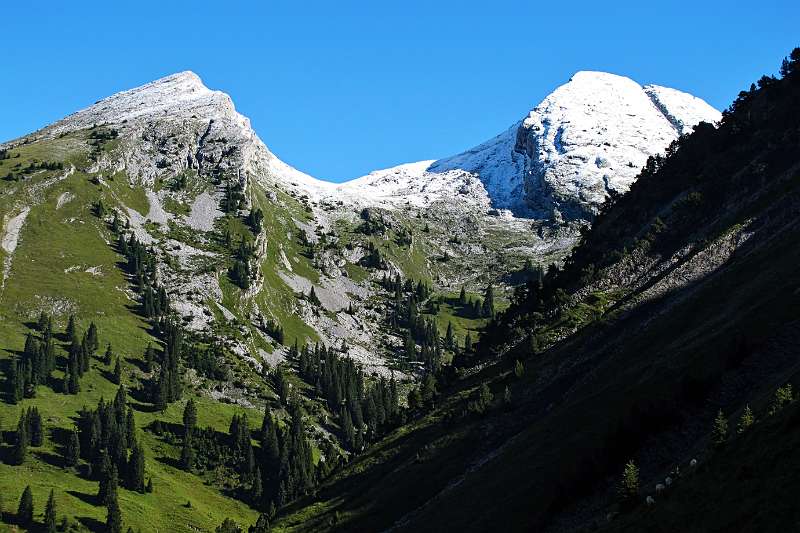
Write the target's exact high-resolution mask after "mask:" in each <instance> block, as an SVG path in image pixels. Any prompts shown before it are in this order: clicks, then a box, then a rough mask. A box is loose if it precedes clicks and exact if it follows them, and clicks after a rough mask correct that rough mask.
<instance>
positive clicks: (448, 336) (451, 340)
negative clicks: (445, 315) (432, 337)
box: [444, 322, 455, 350]
mask: <svg viewBox="0 0 800 533" xmlns="http://www.w3.org/2000/svg"><path fill="white" fill-rule="evenodd" d="M444 346H445V348H447V349H448V350H453V348H454V347H455V337H454V336H453V323H452V322H448V323H447V333H445V335H444Z"/></svg>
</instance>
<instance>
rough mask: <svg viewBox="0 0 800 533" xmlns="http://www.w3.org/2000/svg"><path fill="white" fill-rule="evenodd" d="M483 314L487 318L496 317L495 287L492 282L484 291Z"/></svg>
mask: <svg viewBox="0 0 800 533" xmlns="http://www.w3.org/2000/svg"><path fill="white" fill-rule="evenodd" d="M481 311H482V314H483V316H485V317H486V318H494V287H492V284H491V283H490V284H489V285H488V286H487V287H486V290H485V291H484V293H483V307H482V309H481Z"/></svg>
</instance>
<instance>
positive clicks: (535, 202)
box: [514, 71, 720, 218]
mask: <svg viewBox="0 0 800 533" xmlns="http://www.w3.org/2000/svg"><path fill="white" fill-rule="evenodd" d="M719 118H720V113H719V112H718V111H717V110H715V109H714V108H712V107H711V106H709V105H708V104H706V103H705V102H704V101H703V100H701V99H699V98H696V97H694V96H692V95H690V94H687V93H684V92H681V91H678V90H675V89H668V88H665V87H659V86H655V85H649V86H646V87H642V86H641V85H639V84H638V83H637V82H635V81H633V80H631V79H630V78H626V77H624V76H618V75H615V74H609V73H605V72H593V71H581V72H577V73H576V74H575V75H574V76H573V77H572V78H571V79H570V80H569V82H567V83H566V84H564V85H562V86H561V87H559V88H558V89H556V90H555V91H553V92H552V93H551V94H550V95H549V96H547V97H546V98H545V99H544V100H542V102H541V103H540V104H539V105H537V106H536V107H535V108H534V109H533V110H532V111H531V112H530V113H529V115H528V117H526V118H525V120H524V121H523V122H522V125H521V126H520V128H519V129H518V131H517V136H516V143H515V146H514V150H515V151H516V152H518V153H521V154H524V155H525V156H526V157H527V162H526V171H525V178H524V182H525V183H524V189H525V190H524V202H525V205H526V206H528V207H529V208H531V209H532V210H533V211H534V212H535V213H537V214H538V215H539V216H543V217H554V218H560V217H561V216H564V217H566V218H590V217H591V215H592V214H593V213H594V212H595V211H596V210H597V208H598V207H599V205H600V204H602V202H603V201H605V199H606V197H607V196H608V195H609V194H610V193H611V192H612V191H614V192H625V191H627V190H628V188H629V187H630V185H631V184H632V183H633V180H634V179H635V178H636V176H637V175H638V173H639V170H640V169H641V168H642V167H643V166H644V164H645V162H646V161H647V158H648V157H650V156H653V155H657V154H660V153H663V152H664V150H665V149H666V148H667V146H668V145H669V144H670V143H671V142H672V141H674V140H675V139H676V138H677V137H678V136H680V135H683V134H685V133H688V132H690V131H691V129H692V128H693V127H694V126H695V125H696V124H697V123H699V122H701V121H706V122H716V121H718V120H719Z"/></svg>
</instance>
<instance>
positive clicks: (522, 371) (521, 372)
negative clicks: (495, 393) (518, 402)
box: [514, 360, 525, 379]
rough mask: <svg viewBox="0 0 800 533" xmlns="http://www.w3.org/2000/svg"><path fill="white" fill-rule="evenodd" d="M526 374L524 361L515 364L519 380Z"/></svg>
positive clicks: (515, 373) (515, 372)
mask: <svg viewBox="0 0 800 533" xmlns="http://www.w3.org/2000/svg"><path fill="white" fill-rule="evenodd" d="M524 374H525V367H524V366H522V361H519V360H518V361H517V362H516V363H515V364H514V375H515V376H517V379H519V378H521V377H522V376H523V375H524Z"/></svg>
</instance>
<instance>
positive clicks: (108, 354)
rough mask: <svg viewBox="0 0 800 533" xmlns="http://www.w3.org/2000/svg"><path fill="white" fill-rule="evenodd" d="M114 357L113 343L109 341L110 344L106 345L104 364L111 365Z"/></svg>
mask: <svg viewBox="0 0 800 533" xmlns="http://www.w3.org/2000/svg"><path fill="white" fill-rule="evenodd" d="M113 358H114V352H113V351H112V350H111V343H110V342H109V343H108V346H106V353H105V355H104V356H103V364H105V365H106V366H109V365H110V364H111V362H112V361H113Z"/></svg>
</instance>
